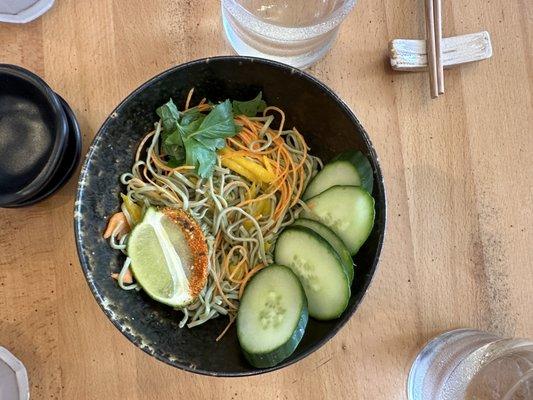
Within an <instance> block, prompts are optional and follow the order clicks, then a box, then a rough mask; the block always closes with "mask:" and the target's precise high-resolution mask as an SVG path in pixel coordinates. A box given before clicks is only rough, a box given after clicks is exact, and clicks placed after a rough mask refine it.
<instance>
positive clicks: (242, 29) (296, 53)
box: [222, 0, 356, 68]
mask: <svg viewBox="0 0 533 400" xmlns="http://www.w3.org/2000/svg"><path fill="white" fill-rule="evenodd" d="M355 1H356V0H343V1H341V0H222V21H223V24H224V30H225V32H226V36H227V38H228V40H229V42H230V43H231V45H232V46H233V48H234V49H235V51H236V52H237V53H239V54H241V55H249V56H256V57H263V58H270V59H273V60H277V61H281V62H284V63H286V64H290V65H292V66H295V67H298V68H306V67H308V66H309V65H311V64H313V63H314V62H316V61H317V60H318V59H320V58H321V57H322V56H324V54H325V53H326V52H327V51H328V50H329V48H330V47H331V45H332V44H333V42H334V41H335V37H336V35H337V31H338V29H339V26H340V24H341V22H342V21H343V20H344V18H345V17H346V15H347V14H348V13H349V12H350V11H351V9H352V8H353V6H354V5H355Z"/></svg>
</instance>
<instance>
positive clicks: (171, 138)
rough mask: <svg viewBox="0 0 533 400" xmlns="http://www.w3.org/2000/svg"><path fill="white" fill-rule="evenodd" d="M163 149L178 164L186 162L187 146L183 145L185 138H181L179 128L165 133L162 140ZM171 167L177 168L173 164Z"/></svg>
mask: <svg viewBox="0 0 533 400" xmlns="http://www.w3.org/2000/svg"><path fill="white" fill-rule="evenodd" d="M162 150H163V151H164V152H165V154H167V155H168V156H170V158H171V159H172V160H173V163H174V164H176V163H178V165H176V166H179V165H181V164H183V163H184V162H185V147H184V146H183V139H182V138H181V133H180V131H179V130H178V129H176V130H175V131H174V132H172V133H170V134H168V135H165V137H164V138H163V142H162ZM169 166H170V165H169ZM170 167H171V168H175V167H173V166H170Z"/></svg>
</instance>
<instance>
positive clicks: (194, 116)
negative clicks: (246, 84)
mask: <svg viewBox="0 0 533 400" xmlns="http://www.w3.org/2000/svg"><path fill="white" fill-rule="evenodd" d="M157 114H158V115H159V116H160V117H161V121H162V125H163V134H162V139H163V140H162V150H163V151H164V152H165V153H166V154H167V155H168V156H169V161H168V164H169V166H170V164H172V166H179V165H183V164H184V163H185V164H187V165H192V166H194V167H196V170H197V172H198V174H199V175H200V176H201V177H203V178H207V177H209V176H211V175H212V174H213V169H214V167H215V165H216V162H217V154H216V151H217V150H218V149H221V148H223V147H224V146H225V145H226V140H225V139H226V138H227V137H231V136H235V135H236V134H237V132H238V131H239V129H240V127H239V126H237V125H235V122H234V120H233V119H234V116H233V107H232V104H231V102H230V101H229V100H226V101H224V102H222V103H220V104H217V105H216V106H214V107H213V109H212V110H211V111H210V112H209V114H207V115H204V114H202V113H201V112H200V111H198V109H195V108H192V109H190V110H187V111H184V112H180V111H178V110H177V108H176V105H175V104H174V102H173V101H172V99H171V100H170V101H169V102H168V103H166V104H165V105H163V106H161V107H159V108H158V109H157Z"/></svg>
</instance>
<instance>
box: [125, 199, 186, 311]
mask: <svg viewBox="0 0 533 400" xmlns="http://www.w3.org/2000/svg"><path fill="white" fill-rule="evenodd" d="M164 218H167V217H166V216H165V214H163V213H162V212H159V211H157V210H155V209H154V208H150V209H148V211H147V212H146V214H145V216H144V218H143V220H142V221H141V223H139V224H138V225H137V226H136V227H135V229H134V230H133V231H132V233H131V236H130V238H129V240H128V255H129V256H130V258H131V269H132V272H133V274H134V275H135V279H136V280H137V283H138V284H139V285H140V286H141V287H142V288H143V289H144V291H145V292H146V293H147V294H148V295H149V296H150V297H152V298H153V299H154V300H157V301H159V302H161V303H164V304H167V305H169V306H172V307H184V306H186V305H187V304H190V303H191V302H192V301H193V300H194V299H193V298H192V296H191V295H190V290H189V281H188V279H187V275H186V273H185V270H184V268H183V264H182V261H181V258H180V256H179V254H178V253H177V252H176V249H175V248H174V246H173V245H172V241H171V239H170V236H176V235H177V233H174V234H173V233H172V232H168V231H167V230H168V229H180V228H179V226H177V225H173V224H165V226H166V229H165V228H163V225H162V220H163V219H164Z"/></svg>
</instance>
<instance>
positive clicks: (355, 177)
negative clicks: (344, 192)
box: [303, 150, 374, 200]
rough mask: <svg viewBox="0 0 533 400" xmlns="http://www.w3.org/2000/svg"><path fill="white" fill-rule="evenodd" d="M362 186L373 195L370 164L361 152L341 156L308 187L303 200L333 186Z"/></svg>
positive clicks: (332, 161) (328, 165)
mask: <svg viewBox="0 0 533 400" xmlns="http://www.w3.org/2000/svg"><path fill="white" fill-rule="evenodd" d="M338 185H345V186H362V187H363V188H364V189H365V190H366V191H367V192H369V193H372V189H373V186H374V175H373V173H372V166H371V165H370V162H369V161H368V159H367V158H366V157H365V155H364V154H363V153H361V152H360V151H354V150H349V151H345V152H344V153H341V154H339V155H338V156H337V157H335V158H334V159H333V160H331V161H330V162H329V163H327V164H326V165H325V166H324V168H323V169H322V171H320V172H319V173H318V174H317V175H316V176H315V177H314V178H313V180H312V181H311V182H310V183H309V186H307V189H306V190H305V193H304V195H303V199H304V200H307V199H310V198H311V197H314V196H316V195H318V194H320V193H322V192H323V191H325V190H327V189H329V188H330V187H332V186H338Z"/></svg>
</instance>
